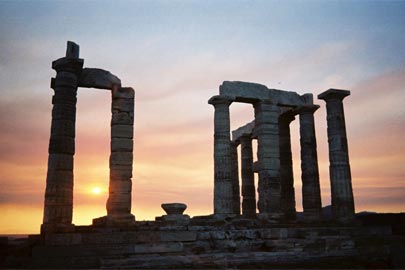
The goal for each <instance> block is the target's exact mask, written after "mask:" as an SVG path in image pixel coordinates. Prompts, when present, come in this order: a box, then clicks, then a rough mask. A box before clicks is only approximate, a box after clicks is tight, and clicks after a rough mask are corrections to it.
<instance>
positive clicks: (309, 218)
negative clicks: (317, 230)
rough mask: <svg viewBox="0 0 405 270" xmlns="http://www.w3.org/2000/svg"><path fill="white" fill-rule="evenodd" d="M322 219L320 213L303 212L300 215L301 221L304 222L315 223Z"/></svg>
mask: <svg viewBox="0 0 405 270" xmlns="http://www.w3.org/2000/svg"><path fill="white" fill-rule="evenodd" d="M320 221H322V216H321V213H316V212H304V213H303V217H302V222H304V223H315V222H320Z"/></svg>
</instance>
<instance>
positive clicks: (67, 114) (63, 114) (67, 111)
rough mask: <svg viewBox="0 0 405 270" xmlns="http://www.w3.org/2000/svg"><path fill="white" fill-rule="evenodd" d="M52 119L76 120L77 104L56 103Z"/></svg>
mask: <svg viewBox="0 0 405 270" xmlns="http://www.w3.org/2000/svg"><path fill="white" fill-rule="evenodd" d="M52 120H69V121H72V122H75V121H76V105H75V104H54V105H53V108H52Z"/></svg>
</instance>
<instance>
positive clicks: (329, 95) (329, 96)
mask: <svg viewBox="0 0 405 270" xmlns="http://www.w3.org/2000/svg"><path fill="white" fill-rule="evenodd" d="M349 95H350V91H349V90H342V89H333V88H331V89H328V90H326V91H325V92H323V93H321V94H319V95H318V99H323V100H325V101H326V102H328V101H330V100H343V99H344V98H345V97H347V96H349Z"/></svg>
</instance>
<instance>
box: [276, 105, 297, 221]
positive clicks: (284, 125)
mask: <svg viewBox="0 0 405 270" xmlns="http://www.w3.org/2000/svg"><path fill="white" fill-rule="evenodd" d="M294 119H295V117H294V113H293V112H286V113H284V114H282V115H280V118H279V123H278V127H279V133H280V178H281V208H282V210H283V213H284V215H285V219H286V220H295V218H296V209H295V190H294V174H293V163H292V153H291V137H290V123H291V122H292V121H294Z"/></svg>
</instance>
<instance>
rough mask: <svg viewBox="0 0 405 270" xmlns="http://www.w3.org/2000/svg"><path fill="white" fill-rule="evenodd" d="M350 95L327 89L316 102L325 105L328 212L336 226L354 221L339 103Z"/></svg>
mask: <svg viewBox="0 0 405 270" xmlns="http://www.w3.org/2000/svg"><path fill="white" fill-rule="evenodd" d="M348 95H350V91H347V90H339V89H329V90H327V91H325V92H323V93H321V94H320V95H318V98H319V99H323V100H325V102H326V110H327V122H328V143H329V162H330V167H329V173H330V183H331V191H332V192H331V193H332V210H333V214H334V217H335V219H337V220H338V221H339V222H342V223H347V222H352V221H353V219H354V199H353V189H352V178H351V172H350V163H349V154H348V146H347V135H346V124H345V116H344V110H343V99H344V98H345V97H346V96H348Z"/></svg>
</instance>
